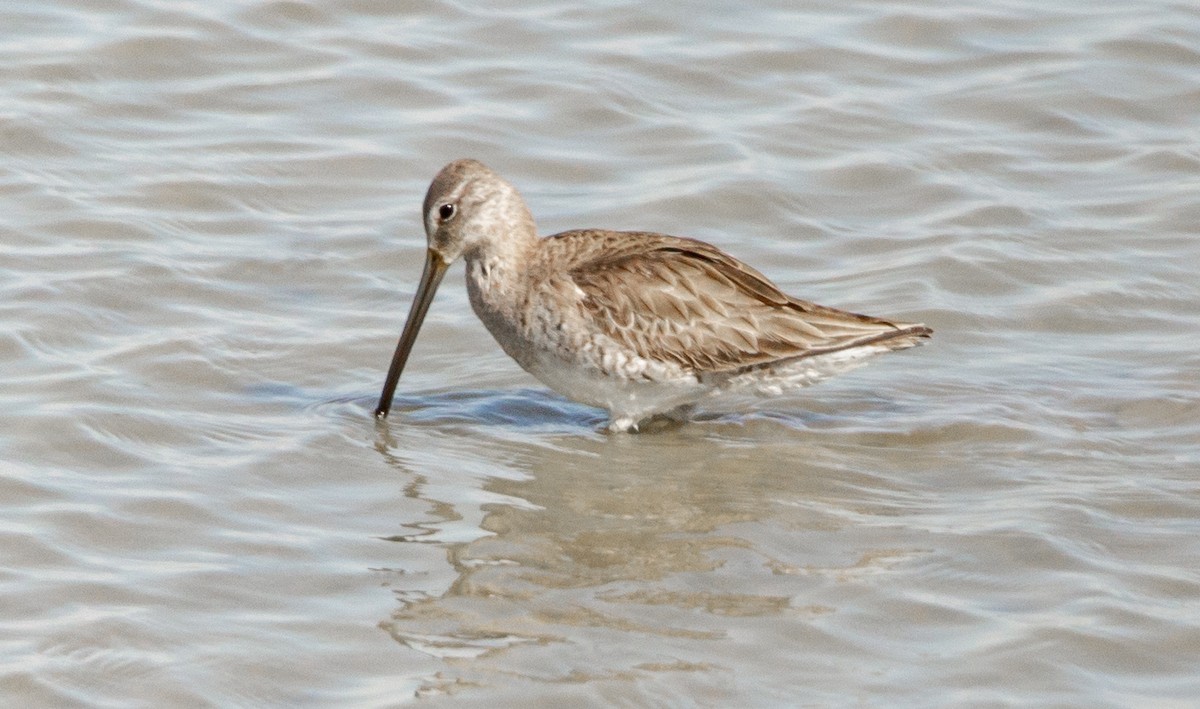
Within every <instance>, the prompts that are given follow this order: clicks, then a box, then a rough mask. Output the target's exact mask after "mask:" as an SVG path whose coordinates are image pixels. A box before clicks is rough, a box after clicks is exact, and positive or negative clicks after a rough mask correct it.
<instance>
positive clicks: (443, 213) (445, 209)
mask: <svg viewBox="0 0 1200 709" xmlns="http://www.w3.org/2000/svg"><path fill="white" fill-rule="evenodd" d="M454 212H455V209H454V205H453V204H450V203H448V202H447V203H446V204H443V205H442V206H440V207H438V216H439V217H441V219H442V221H446V220H447V219H449V218H450V217H453V216H454Z"/></svg>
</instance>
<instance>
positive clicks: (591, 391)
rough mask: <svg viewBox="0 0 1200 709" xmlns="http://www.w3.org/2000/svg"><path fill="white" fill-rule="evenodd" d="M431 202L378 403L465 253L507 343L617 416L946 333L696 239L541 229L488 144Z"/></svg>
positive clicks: (830, 368)
mask: <svg viewBox="0 0 1200 709" xmlns="http://www.w3.org/2000/svg"><path fill="white" fill-rule="evenodd" d="M423 210H424V217H425V234H426V236H427V237H428V249H427V251H426V254H425V269H424V271H423V272H422V274H421V282H420V284H419V285H418V286H417V292H416V295H415V296H413V303H412V309H411V310H410V311H409V314H408V321H407V322H406V323H405V324H404V330H403V332H402V333H401V335H400V341H399V342H398V343H397V345H396V353H395V355H394V356H393V357H392V364H391V367H390V369H389V370H388V375H387V381H386V382H385V383H384V386H383V393H382V395H381V396H380V397H379V406H378V408H376V410H375V415H376V416H379V417H384V416H387V413H388V410H389V409H390V408H391V405H392V396H393V395H394V394H395V391H396V383H397V382H398V381H399V379H400V373H401V371H403V369H404V364H405V362H406V361H407V360H408V354H409V352H410V351H411V350H412V346H413V342H414V341H416V339H417V331H418V330H419V329H420V327H421V322H422V321H423V320H424V319H425V313H426V312H427V311H428V310H429V304H430V303H431V302H432V301H433V296H434V293H435V292H436V290H437V287H438V284H439V283H440V282H441V280H442V276H443V275H445V273H446V269H447V268H448V267H449V266H450V264H451V263H453V262H454V261H455V260H456V259H457V258H458V257H460V256H461V257H463V259H464V260H465V261H466V263H467V294H468V296H469V297H470V300H471V307H472V308H474V310H475V313H476V315H478V316H479V319H480V320H482V321H483V324H484V325H485V326H486V327H487V329H488V330H489V331H490V332H491V333H492V336H493V337H495V338H496V341H497V342H499V343H500V347H502V348H503V349H504V351H505V352H506V353H508V355H509V356H510V357H512V358H513V359H515V360H516V361H517V363H518V364H520V365H521V367H522V368H524V369H525V371H527V372H529V373H530V374H532V375H533V376H535V377H537V378H538V379H539V380H541V381H542V382H543V383H545V384H546V385H547V386H549V387H550V388H551V389H554V390H555V391H557V392H559V393H561V394H563V395H564V396H566V397H568V398H570V399H574V400H575V401H579V402H582V403H584V404H588V405H590V406H597V407H601V408H604V409H607V410H608V412H609V416H610V420H609V425H608V427H609V429H610V430H613V431H631V430H637V427H638V425H639V423H641V422H644V421H646V420H648V419H650V418H653V417H655V416H659V415H665V416H672V417H677V418H678V417H683V416H685V415H686V414H687V413H688V412H690V411H691V409H692V407H693V406H695V405H696V404H697V403H700V402H703V401H705V400H706V399H710V398H712V397H714V396H716V395H719V394H724V393H753V394H760V395H772V394H779V393H780V392H782V391H784V390H786V389H793V388H798V387H803V386H807V385H809V384H813V383H816V382H818V381H820V380H822V379H825V378H826V377H829V376H832V375H834V374H837V373H839V372H843V371H845V370H847V369H850V368H852V367H855V366H857V365H859V364H861V363H862V361H863V360H864V359H865V358H867V357H869V356H871V355H875V354H879V353H881V352H887V351H889V350H899V349H904V348H907V347H912V346H914V345H918V344H920V343H921V341H922V340H924V339H925V338H927V337H929V335H930V334H931V333H932V330H930V329H929V328H928V327H925V326H924V325H921V324H918V323H902V322H889V321H887V320H882V319H880V318H873V317H870V316H867V315H858V314H856V313H850V312H846V311H844V310H836V309H834V308H828V307H825V306H822V305H817V304H815V303H810V302H807V301H804V300H798V299H796V298H792V297H791V296H788V295H786V294H784V293H783V292H782V291H781V290H779V288H778V287H776V286H775V284H774V283H772V282H771V281H769V280H767V278H766V276H764V275H762V274H761V273H759V272H758V271H756V270H754V269H753V268H751V267H749V266H747V265H746V264H744V263H742V262H741V261H738V260H737V259H735V258H733V257H732V256H729V255H728V254H726V253H725V252H723V251H721V250H720V249H718V248H716V247H715V246H711V245H709V244H706V243H704V242H702V241H696V240H694V239H685V238H680V237H676V236H667V235H665V234H655V233H652V232H640V231H606V230H603V229H580V230H577V231H564V232H562V233H561V234H555V235H553V236H549V237H546V238H539V237H538V235H537V227H536V226H535V224H534V221H533V215H532V214H530V212H529V208H528V207H527V206H526V205H525V200H524V199H522V198H521V195H520V193H519V192H517V190H516V188H515V187H513V186H512V185H511V184H509V183H508V182H507V181H505V180H504V178H502V177H500V176H499V175H497V174H496V173H495V172H492V171H491V170H490V169H488V167H487V166H485V165H484V164H483V163H480V162H478V161H475V160H456V161H454V162H452V163H450V164H449V165H446V167H444V168H442V171H441V172H439V173H438V174H437V177H435V178H434V179H433V182H432V183H431V184H430V185H429V191H428V192H427V193H426V194H425V204H424V207H423Z"/></svg>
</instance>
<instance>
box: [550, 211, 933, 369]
mask: <svg viewBox="0 0 1200 709" xmlns="http://www.w3.org/2000/svg"><path fill="white" fill-rule="evenodd" d="M550 238H551V239H553V240H555V241H556V242H559V243H556V244H555V247H556V248H555V249H554V250H553V251H554V253H555V254H556V257H557V258H558V259H560V260H561V261H563V263H560V264H557V266H558V267H557V268H554V269H552V270H553V271H555V272H557V273H565V274H566V277H568V278H570V279H571V280H572V281H573V282H574V285H575V286H576V287H577V288H579V290H580V291H582V293H583V294H584V297H583V298H582V301H581V307H582V310H583V311H584V313H585V314H586V316H587V317H589V318H590V319H591V321H592V322H593V323H594V325H595V326H596V327H597V328H599V329H600V330H601V331H602V332H604V333H605V334H606V335H608V336H609V337H610V338H612V339H613V340H615V341H616V342H618V343H619V344H621V345H622V346H624V347H626V348H628V349H629V350H631V351H632V352H634V353H636V354H637V355H638V356H640V357H644V358H649V359H654V360H658V361H664V362H673V363H675V364H678V365H680V366H682V367H685V368H688V369H691V370H693V371H697V372H735V371H742V370H747V369H753V368H757V367H761V366H770V365H772V364H775V363H778V362H781V361H784V360H793V359H800V358H803V357H808V356H812V355H816V354H827V353H829V352H835V351H838V350H842V349H849V348H852V347H858V346H863V345H867V344H886V345H887V346H889V347H892V348H895V349H900V348H903V347H910V346H912V345H914V344H918V341H919V340H921V339H923V338H924V337H927V336H928V335H929V333H930V330H929V329H928V328H926V327H925V326H923V325H919V324H914V323H894V322H889V321H887V320H882V319H880V318H874V317H870V316H866V315H859V314H857V313H851V312H847V311H844V310H838V309H835V308H829V307H825V306H821V305H817V304H815V303H811V302H808V301H804V300H799V299H796V298H792V297H790V296H788V295H787V294H785V293H784V292H783V291H781V290H780V289H779V288H778V287H777V286H776V285H775V284H774V283H772V282H771V281H770V280H769V279H767V277H766V276H764V275H762V274H761V273H759V272H758V271H756V270H754V269H753V268H751V267H749V266H747V265H746V264H744V263H742V262H740V261H738V260H736V259H734V258H733V257H731V256H729V255H727V254H725V253H723V252H722V251H720V250H718V249H717V248H716V247H713V246H711V245H709V244H706V243H704V242H701V241H695V240H693V239H684V238H680V237H672V236H667V235H664V234H655V233H651V232H608V231H598V230H579V231H572V232H564V233H562V234H557V235H555V236H553V237H550Z"/></svg>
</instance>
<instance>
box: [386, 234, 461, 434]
mask: <svg viewBox="0 0 1200 709" xmlns="http://www.w3.org/2000/svg"><path fill="white" fill-rule="evenodd" d="M449 267H450V264H448V263H446V262H445V261H443V260H442V257H441V256H440V255H439V254H437V253H436V252H435V251H434V250H433V249H429V250H427V251H426V252H425V270H424V271H422V272H421V283H420V285H418V286H417V293H416V295H414V296H413V302H412V309H410V310H409V311H408V320H407V321H406V322H405V323H404V331H403V332H401V333H400V341H399V342H397V343H396V354H394V355H392V366H391V367H389V368H388V374H387V380H386V381H384V383H383V393H382V394H380V395H379V406H377V407H375V415H376V416H377V417H379V418H386V417H387V415H388V411H389V410H390V409H391V408H392V397H393V396H395V394H396V383H397V382H399V381H400V373H401V372H402V371H404V363H405V362H407V361H408V353H409V352H410V351H412V346H413V343H414V342H416V341H417V331H418V330H420V329H421V323H422V322H424V321H425V313H426V312H428V311H429V304H430V303H432V302H433V294H434V293H436V292H437V287H438V284H439V283H441V282H442V276H444V275H446V269H447V268H449Z"/></svg>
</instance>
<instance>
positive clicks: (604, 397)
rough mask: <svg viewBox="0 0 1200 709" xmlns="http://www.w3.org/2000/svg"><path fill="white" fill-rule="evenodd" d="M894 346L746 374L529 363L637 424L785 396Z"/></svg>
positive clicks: (553, 384)
mask: <svg viewBox="0 0 1200 709" xmlns="http://www.w3.org/2000/svg"><path fill="white" fill-rule="evenodd" d="M889 349H890V348H888V347H885V346H881V345H868V346H864V347H855V348H851V349H846V350H841V351H838V352H833V353H830V354H827V355H817V356H814V357H806V358H804V359H800V360H794V361H791V362H788V363H784V364H780V365H777V366H775V367H768V368H764V369H756V370H754V371H751V372H746V373H744V374H740V375H734V376H729V375H721V374H713V375H702V376H700V377H697V376H695V375H691V374H682V373H681V374H677V375H676V376H674V377H671V378H666V379H647V378H645V377H640V376H639V377H628V376H622V375H607V374H602V373H601V372H600V371H599V370H597V369H594V368H590V367H587V368H584V367H579V366H572V365H569V364H568V363H566V362H564V361H562V360H561V359H558V358H556V357H553V356H548V357H539V358H537V361H536V362H532V363H530V366H528V367H527V369H528V370H529V372H530V374H533V375H534V376H535V377H537V378H538V379H539V380H540V381H541V382H542V383H544V384H545V385H546V386H548V387H550V388H551V389H553V390H555V391H557V392H558V393H560V394H562V395H563V396H566V397H568V398H570V399H573V400H575V401H578V402H581V403H584V404H588V405H590V406H596V407H600V408H603V409H606V410H608V412H609V417H610V420H609V424H608V428H609V429H610V430H613V431H633V430H637V428H638V424H640V423H642V422H644V421H646V420H647V419H650V418H653V417H656V416H663V415H665V416H672V415H675V416H679V415H681V414H682V413H683V410H684V409H685V407H690V406H692V405H695V404H700V403H720V401H721V400H722V399H728V400H729V401H730V402H732V401H734V400H736V399H738V398H745V397H747V396H756V397H762V396H779V395H780V394H783V393H784V392H786V391H791V390H795V389H800V388H803V387H806V386H809V385H812V384H816V383H817V382H819V381H822V380H824V379H828V378H829V377H831V376H833V375H835V374H840V373H842V372H846V371H848V370H851V369H854V368H856V367H859V366H861V365H863V364H865V363H866V360H867V359H869V358H870V357H872V356H873V355H877V354H880V353H883V352H887V351H888V350H889Z"/></svg>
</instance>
